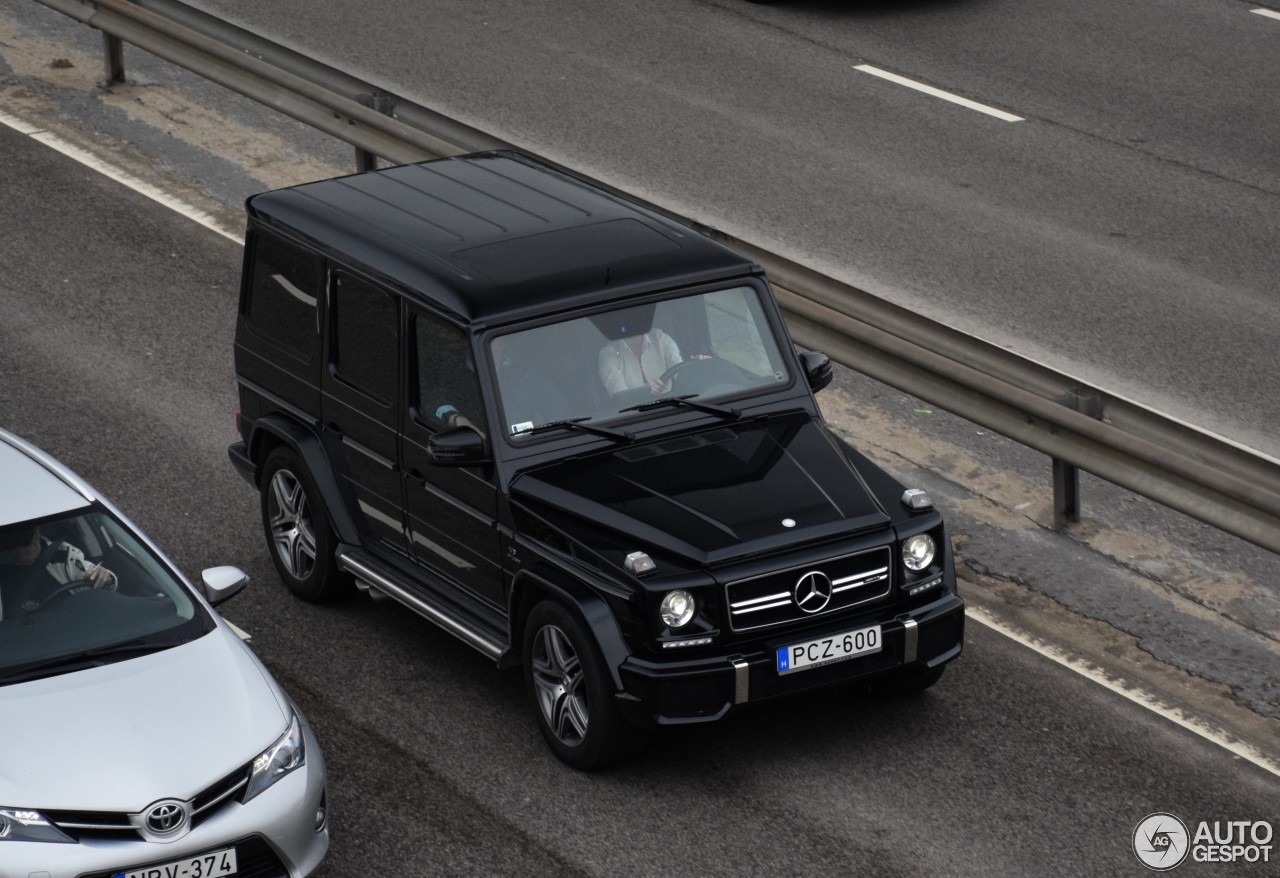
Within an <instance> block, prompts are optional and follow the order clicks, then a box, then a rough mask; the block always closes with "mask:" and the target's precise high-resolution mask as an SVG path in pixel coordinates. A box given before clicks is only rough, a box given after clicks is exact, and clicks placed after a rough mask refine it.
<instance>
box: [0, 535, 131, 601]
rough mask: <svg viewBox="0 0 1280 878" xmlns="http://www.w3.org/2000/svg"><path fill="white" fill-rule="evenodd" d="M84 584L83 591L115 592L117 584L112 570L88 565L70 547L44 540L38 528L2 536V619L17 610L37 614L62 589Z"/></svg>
mask: <svg viewBox="0 0 1280 878" xmlns="http://www.w3.org/2000/svg"><path fill="white" fill-rule="evenodd" d="M51 547H52V548H51ZM42 555H45V557H46V559H47V560H46V561H45V563H44V565H43V568H40V567H38V566H37V564H36V562H37V561H38V560H39V559H40V558H41V556H42ZM81 581H83V582H84V583H85V585H84V588H90V587H92V588H111V589H114V588H115V587H116V586H117V584H118V582H117V580H116V575H115V574H114V573H112V572H111V571H110V570H108V569H107V568H105V567H103V566H102V565H101V564H94V563H93V562H92V561H86V560H85V557H84V552H82V551H81V550H80V549H78V548H76V547H75V546H73V545H72V544H71V543H68V542H65V541H59V542H58V543H56V544H55V543H53V542H52V541H51V540H47V539H45V538H44V537H42V536H41V535H40V529H39V528H38V527H29V528H21V529H18V530H12V531H8V532H4V533H0V619H3V618H4V617H5V615H6V614H7V615H13V614H14V613H15V612H16V611H17V610H18V609H22V610H24V611H26V612H31V611H33V610H36V609H38V608H39V606H40V603H39V602H40V601H41V600H43V599H44V598H46V597H48V596H49V595H51V594H52V593H53V592H54V591H55V590H56V589H57V588H59V587H60V586H63V585H66V584H67V583H69V582H81Z"/></svg>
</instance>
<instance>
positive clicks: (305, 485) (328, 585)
mask: <svg viewBox="0 0 1280 878" xmlns="http://www.w3.org/2000/svg"><path fill="white" fill-rule="evenodd" d="M319 497H320V492H319V491H318V490H317V489H316V486H315V482H314V480H313V479H312V478H311V474H310V473H309V472H307V469H306V467H305V466H303V465H302V462H301V461H300V460H298V458H297V455H295V454H294V453H293V452H292V451H290V450H289V449H287V448H277V449H276V450H275V451H273V452H271V454H270V456H268V457H267V462H266V466H265V467H264V468H263V473H262V529H263V532H264V533H265V534H266V538H267V548H268V551H270V553H271V560H272V562H273V563H274V564H275V566H276V572H277V573H279V574H280V579H281V580H282V581H283V582H284V584H285V585H286V586H287V587H288V588H289V591H291V592H293V593H294V594H295V595H297V596H298V597H300V598H302V599H303V600H305V601H312V602H324V601H332V600H336V599H338V598H340V597H344V596H346V595H347V594H349V593H350V592H351V584H352V583H351V579H350V577H349V576H347V575H346V574H344V573H342V571H340V570H338V565H337V562H336V561H335V560H334V557H333V550H334V544H335V542H336V539H335V538H334V535H333V528H332V527H331V526H330V525H329V517H328V515H327V514H326V512H325V509H324V506H323V504H322V503H321V502H320V499H319Z"/></svg>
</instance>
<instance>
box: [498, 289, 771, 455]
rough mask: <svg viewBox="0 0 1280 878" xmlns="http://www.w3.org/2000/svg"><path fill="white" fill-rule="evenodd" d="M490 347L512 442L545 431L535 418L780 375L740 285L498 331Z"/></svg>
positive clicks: (561, 419) (731, 388)
mask: <svg viewBox="0 0 1280 878" xmlns="http://www.w3.org/2000/svg"><path fill="white" fill-rule="evenodd" d="M490 353H491V355H492V358H493V363H494V369H495V374H496V376H497V381H498V393H499V402H500V405H501V407H502V412H503V423H504V424H505V425H506V432H507V434H508V436H509V437H510V438H511V440H512V441H513V442H524V441H528V440H529V439H530V438H531V437H532V436H534V435H537V434H538V433H540V432H545V431H538V430H537V428H538V427H540V426H543V425H548V424H553V423H561V424H563V423H565V422H573V423H576V424H582V423H587V422H592V421H608V420H610V419H616V418H619V417H636V416H637V412H638V411H639V412H647V411H651V409H649V408H647V406H646V404H647V403H652V402H656V401H659V400H662V399H673V398H684V399H687V400H696V401H697V402H699V403H709V402H712V401H714V400H717V399H725V398H731V397H737V396H743V395H749V394H751V393H753V392H761V391H763V390H765V389H768V388H773V387H778V386H781V385H783V384H785V383H786V382H788V381H789V380H790V374H789V372H788V371H787V367H786V365H785V362H784V360H783V358H782V355H781V353H780V352H779V349H778V342H777V339H776V338H775V337H774V334H773V329H772V327H771V326H770V325H769V321H768V320H767V319H766V318H765V314H764V309H763V308H762V307H761V304H760V295H759V293H758V292H757V291H756V289H755V288H754V287H750V286H741V287H734V288H732V289H727V290H716V291H714V292H709V293H699V294H697V295H692V296H682V297H680V298H674V299H667V300H664V301H659V302H648V303H646V304H643V305H630V306H628V307H626V308H619V309H616V310H613V311H606V312H601V313H596V314H591V315H588V316H586V317H577V318H574V319H572V320H566V321H563V322H560V323H551V324H547V325H543V326H538V327H535V328H533V329H525V330H521V331H519V332H513V333H508V334H506V335H502V336H498V337H497V338H495V339H493V341H492V342H491V347H490ZM637 407H642V408H637ZM675 407H676V406H674V405H673V406H671V408H675ZM655 408H656V410H658V411H669V410H670V409H669V408H666V407H661V408H658V407H655Z"/></svg>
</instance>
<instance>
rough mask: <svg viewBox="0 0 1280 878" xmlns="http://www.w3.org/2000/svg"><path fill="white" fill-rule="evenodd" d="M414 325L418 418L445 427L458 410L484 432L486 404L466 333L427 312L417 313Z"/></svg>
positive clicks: (429, 423)
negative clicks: (481, 397)
mask: <svg viewBox="0 0 1280 878" xmlns="http://www.w3.org/2000/svg"><path fill="white" fill-rule="evenodd" d="M413 326H414V342H415V344H414V347H415V357H414V362H415V363H417V373H418V374H417V378H418V387H417V399H416V406H417V409H418V415H419V418H420V419H421V420H423V421H424V422H425V423H426V424H427V426H429V427H433V428H435V429H443V428H445V427H448V426H456V425H453V424H450V423H449V419H448V415H449V414H450V413H451V411H453V410H456V411H457V412H458V414H459V415H461V416H462V417H463V418H465V419H466V422H467V423H469V424H470V425H471V426H473V427H475V428H476V429H478V430H479V431H480V432H482V433H483V432H485V431H486V429H487V426H486V420H485V416H484V405H483V404H482V403H481V400H480V385H479V383H478V381H477V379H476V366H475V360H474V359H473V358H472V356H471V345H470V344H469V343H468V341H467V336H466V333H464V332H463V331H462V330H461V329H459V328H458V327H456V326H451V325H450V324H448V323H445V322H444V321H442V320H437V319H436V318H434V317H430V316H428V315H425V314H418V315H415V316H414V319H413ZM464 426H465V424H464Z"/></svg>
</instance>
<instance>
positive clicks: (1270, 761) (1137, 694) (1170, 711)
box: [965, 604, 1280, 777]
mask: <svg viewBox="0 0 1280 878" xmlns="http://www.w3.org/2000/svg"><path fill="white" fill-rule="evenodd" d="M965 615H966V616H968V617H969V618H970V619H973V620H975V621H977V622H981V623H982V624H983V625H986V626H987V627H988V628H990V629H991V630H993V631H995V632H997V633H999V634H1003V635H1004V636H1005V637H1008V638H1009V639H1010V640H1013V641H1016V642H1017V643H1019V644H1021V645H1022V646H1025V647H1026V648H1027V649H1029V650H1031V651H1032V652H1036V653H1039V654H1040V655H1042V656H1044V657H1045V658H1047V659H1049V660H1050V661H1054V662H1057V663H1058V664H1060V665H1062V666H1063V667H1064V668H1067V669H1069V670H1072V671H1075V672H1076V673H1077V674H1079V675H1080V676H1082V677H1085V678H1086V679H1088V680H1091V681H1092V682H1094V683H1097V684H1098V685H1099V686H1102V687H1103V688H1104V689H1110V690H1111V691H1112V692H1115V693H1116V694H1117V695H1121V696H1124V697H1125V698H1127V699H1129V700H1130V701H1132V702H1133V703H1134V704H1136V705H1138V706H1139V707H1144V708H1146V709H1147V710H1149V711H1151V712H1152V713H1154V714H1157V715H1159V716H1162V717H1164V718H1165V719H1167V720H1169V721H1170V722H1171V723H1173V724H1175V725H1178V726H1181V727H1182V728H1184V729H1186V730H1187V731H1189V732H1191V733H1192V734H1195V735H1198V736H1199V737H1201V738H1204V739H1205V740H1206V741H1209V742H1210V743H1213V744H1217V745H1218V746H1219V747H1221V748H1223V749H1224V750H1226V751H1228V752H1229V753H1231V754H1232V755H1234V756H1238V757H1239V758H1241V759H1243V760H1245V761H1246V762H1251V763H1252V764H1254V765H1256V766H1258V767H1259V768H1261V769H1263V770H1264V771H1269V772H1271V773H1272V774H1274V775H1276V776H1278V777H1280V762H1278V761H1276V760H1275V759H1274V758H1272V757H1271V756H1269V755H1267V754H1266V753H1265V752H1264V751H1262V750H1258V749H1255V748H1253V747H1250V746H1248V745H1246V744H1242V743H1240V742H1239V741H1233V740H1231V739H1230V738H1228V737H1226V736H1225V735H1223V734H1222V733H1221V732H1219V731H1218V730H1217V729H1215V728H1213V727H1212V726H1211V725H1209V724H1208V723H1207V722H1204V721H1203V720H1201V719H1199V718H1197V717H1194V716H1189V715H1188V714H1186V713H1184V712H1183V711H1181V710H1177V709H1174V708H1170V707H1168V706H1166V705H1165V704H1163V703H1161V701H1160V699H1159V698H1158V697H1156V696H1155V695H1151V694H1149V693H1147V692H1143V691H1142V690H1141V689H1139V688H1137V687H1136V686H1133V685H1131V684H1130V683H1129V682H1128V681H1127V680H1125V679H1124V678H1122V677H1116V676H1114V675H1112V674H1108V673H1107V672H1106V671H1104V670H1102V669H1101V668H1099V667H1097V666H1096V665H1093V664H1090V663H1089V662H1087V661H1084V660H1082V659H1078V658H1074V657H1072V656H1069V655H1067V654H1066V653H1064V652H1063V651H1062V650H1060V649H1058V648H1057V647H1056V646H1052V645H1051V644H1047V643H1044V642H1043V641H1040V640H1037V639H1036V638H1033V637H1030V636H1028V635H1026V634H1023V633H1021V632H1020V631H1016V630H1014V629H1013V628H1010V627H1009V626H1008V625H1006V624H1005V623H1003V622H1001V621H1000V620H999V619H997V618H996V617H995V616H993V615H991V614H990V613H988V612H987V611H986V610H983V609H981V608H979V607H975V606H974V605H973V604H969V605H968V606H966V607H965Z"/></svg>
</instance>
